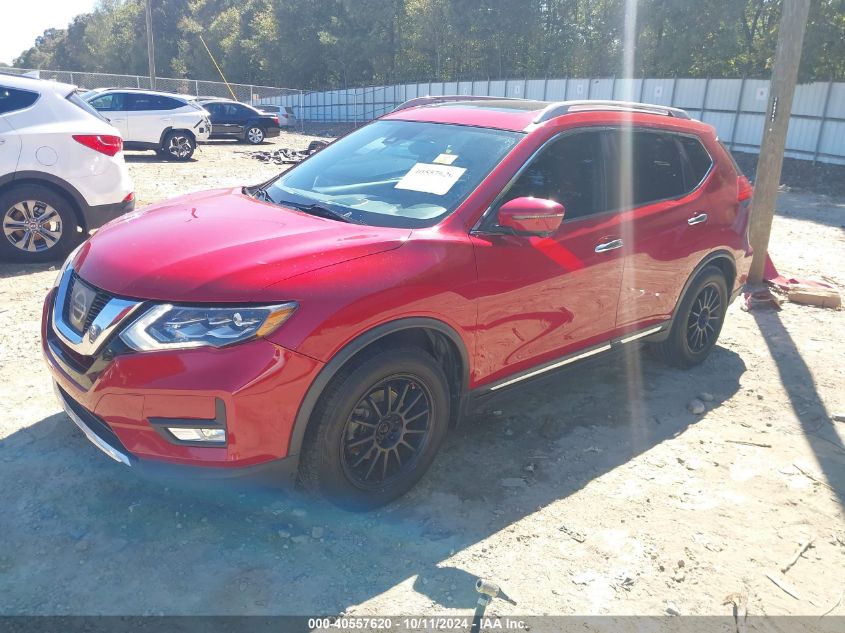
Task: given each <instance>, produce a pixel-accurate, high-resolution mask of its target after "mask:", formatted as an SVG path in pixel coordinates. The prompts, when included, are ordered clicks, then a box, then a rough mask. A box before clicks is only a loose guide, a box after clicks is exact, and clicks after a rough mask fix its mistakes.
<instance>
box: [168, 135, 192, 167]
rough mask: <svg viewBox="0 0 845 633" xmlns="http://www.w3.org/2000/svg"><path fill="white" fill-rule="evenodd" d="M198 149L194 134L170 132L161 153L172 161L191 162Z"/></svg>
mask: <svg viewBox="0 0 845 633" xmlns="http://www.w3.org/2000/svg"><path fill="white" fill-rule="evenodd" d="M196 148H197V142H196V140H195V139H194V136H193V134H191V133H189V132H181V131H173V132H168V133H167V135H166V136H165V137H164V142H163V143H162V144H161V151H162V152H163V153H164V155H165V156H166V157H167V158H169V159H170V160H178V161H185V160H190V159H191V157H192V156H193V155H194V150H196Z"/></svg>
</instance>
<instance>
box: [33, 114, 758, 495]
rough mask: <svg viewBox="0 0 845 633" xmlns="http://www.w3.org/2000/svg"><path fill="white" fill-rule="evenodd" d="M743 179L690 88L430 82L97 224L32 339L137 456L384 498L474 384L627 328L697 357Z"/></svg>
mask: <svg viewBox="0 0 845 633" xmlns="http://www.w3.org/2000/svg"><path fill="white" fill-rule="evenodd" d="M750 197H751V187H750V185H749V183H748V181H747V180H746V179H745V177H744V176H742V175H741V174H740V173H739V172H738V170H737V168H736V166H735V164H734V162H733V161H732V159H731V157H730V155H729V154H728V152H727V151H726V150H725V149H724V148H723V147H722V146H721V144H720V143H719V141H718V139H717V138H716V135H715V132H714V129H713V128H712V127H711V126H709V125H705V124H704V123H701V122H699V121H695V120H692V119H690V117H689V116H688V115H687V113H686V112H684V111H682V110H677V109H673V108H667V107H661V106H652V105H647V104H636V103H625V102H572V101H570V102H562V103H546V102H538V101H524V100H504V99H464V98H451V97H450V98H444V97H440V98H423V99H419V100H415V101H412V102H408V103H406V104H403V106H400V108H399V109H397V110H396V111H394V112H392V113H390V114H388V115H386V116H384V117H382V118H381V119H379V120H377V121H375V122H373V123H371V124H369V125H367V126H365V127H363V128H361V129H358V130H356V131H355V132H353V133H351V134H349V135H347V136H345V137H343V138H341V139H340V140H338V141H336V142H335V143H333V144H331V145H329V146H328V147H326V148H325V149H323V150H322V151H321V152H319V153H317V154H315V155H313V156H312V157H310V158H309V159H308V160H306V161H304V162H302V163H301V164H299V165H298V166H296V167H294V168H293V169H291V170H290V171H288V172H286V173H284V174H282V175H281V176H279V177H277V178H275V179H273V180H271V181H269V182H267V183H264V184H263V185H261V186H256V187H246V188H243V189H218V190H214V191H208V192H204V193H195V194H190V195H186V196H183V197H181V198H176V199H173V200H169V201H167V202H163V203H161V204H155V205H152V206H149V207H147V208H146V209H143V210H142V211H138V212H135V213H133V214H130V215H126V216H123V217H121V218H119V219H117V220H115V221H113V222H111V223H110V224H108V225H106V226H105V227H104V228H102V229H101V230H100V231H99V232H98V233H97V234H96V235H95V236H94V237H92V238H91V239H90V240H88V241H87V242H85V243H84V244H83V245H82V246H81V247H80V248H79V249H78V250H77V251H75V252H74V253H73V254H71V256H70V257H69V258H68V260H67V261H66V262H65V264H64V266H63V267H62V269H61V272H60V274H59V276H58V279H57V281H56V286H55V288H54V289H53V290H52V291H51V292H50V293H49V295H48V296H47V299H46V301H45V304H44V313H43V325H42V335H43V350H44V355H45V357H46V360H47V363H48V364H49V366H50V369H51V371H52V374H53V377H54V379H55V386H56V392H57V394H58V397H59V399H60V401H61V403H62V405H63V407H64V408H65V410H66V411H67V413H68V415H69V416H70V418H71V419H72V420H73V421H74V422H75V423H76V424H77V425H78V426H79V428H80V429H81V430H82V431H83V432H84V433H85V435H87V436H88V438H89V439H90V440H91V441H92V442H93V443H94V444H96V445H97V446H98V447H99V448H100V449H102V450H103V451H104V452H106V453H107V454H108V455H109V456H110V457H112V458H113V459H115V460H117V461H119V462H122V463H124V464H126V465H128V466H131V467H132V468H135V469H138V470H141V471H147V472H151V473H155V472H163V473H166V474H175V475H176V476H181V477H191V476H195V475H204V476H210V477H225V476H238V475H245V474H250V475H253V474H259V473H261V474H270V475H271V476H274V477H278V478H280V479H285V478H293V479H296V480H298V481H299V482H300V483H301V484H302V485H304V486H305V487H306V488H307V489H309V490H312V491H315V492H319V493H321V494H322V495H324V496H326V497H327V498H329V499H331V500H332V501H334V502H335V503H337V504H339V505H341V506H344V507H350V508H367V507H374V506H378V505H381V504H384V503H387V502H389V501H391V500H392V499H395V498H396V497H398V496H399V495H401V494H403V493H404V492H406V491H407V490H408V489H410V488H411V487H412V486H413V485H414V484H415V483H416V482H417V481H418V480H419V479H420V478H421V477H422V475H423V474H424V473H425V471H426V469H427V468H428V467H429V465H430V464H431V462H432V460H433V459H434V456H435V453H436V452H437V449H438V447H439V446H440V444H441V442H442V441H443V438H444V435H445V434H446V432H447V429H448V428H449V427H451V426H453V425H455V424H456V423H457V422H458V420H459V419H460V417H461V412H462V411H463V410H465V408H466V406H467V403H468V402H470V401H471V400H472V399H473V398H474V397H477V396H480V395H483V394H489V393H493V392H498V391H499V390H501V389H506V388H511V387H513V386H517V385H520V384H523V381H524V380H527V379H530V378H533V377H535V376H541V375H544V374H546V372H549V371H551V370H555V369H557V368H560V367H563V366H565V365H569V364H570V363H575V362H577V361H580V360H582V359H585V358H588V357H592V356H594V355H596V354H600V353H603V352H606V351H609V350H612V349H614V348H617V347H619V346H624V345H628V344H631V343H633V342H635V341H636V342H637V343H647V344H648V345H649V346H650V347H652V348H653V349H654V351H655V352H656V353H657V355H658V356H659V357H661V358H663V359H664V360H665V361H667V362H668V363H670V364H672V365H675V366H678V367H691V366H693V365H696V364H697V363H700V362H702V361H703V360H704V359H705V358H706V357H707V355H708V354H709V353H710V351H711V350H712V348H713V346H714V344H715V343H716V339H717V337H718V336H719V332H720V329H721V327H722V322H723V319H724V317H725V310H726V308H727V306H728V304H729V302H730V301H731V300H732V299H734V298H735V297H736V295H737V294H738V293H739V291H740V288H741V287H742V284H743V283H744V281H745V278H746V274H747V270H748V267H749V263H750V255H751V249H750V247H749V242H748V235H747V231H748V223H749V203H750Z"/></svg>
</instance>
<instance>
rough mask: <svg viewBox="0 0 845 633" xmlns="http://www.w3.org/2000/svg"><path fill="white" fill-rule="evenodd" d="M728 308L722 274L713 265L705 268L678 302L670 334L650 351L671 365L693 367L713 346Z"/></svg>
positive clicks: (726, 291) (725, 286)
mask: <svg viewBox="0 0 845 633" xmlns="http://www.w3.org/2000/svg"><path fill="white" fill-rule="evenodd" d="M727 308H728V285H727V282H726V281H725V276H724V275H723V274H722V271H721V270H719V269H718V268H716V267H715V266H707V267H705V268H704V269H703V270H702V271H701V272H700V273H699V274H698V277H696V279H695V281H693V283H692V285H690V287H689V289H688V290H687V292H686V294H684V296H683V298H682V299H681V302H680V303H679V304H678V309H677V310H676V312H675V318H674V320H673V322H672V329H671V330H670V331H669V336H668V337H667V338H666V340H664V341H661V342H659V343H653V344H652V345H651V346H650V349H651V351H652V353H653V354H654V356H655V357H657V358H658V359H659V360H662V361H663V362H665V363H667V364H668V365H672V366H674V367H680V368H683V369H688V368H690V367H695V366H696V365H698V364H699V363H701V362H703V361H704V359H706V358H707V357H708V356H709V355H710V352H711V351H712V350H713V347H714V346H715V345H716V341H717V340H718V338H719V333H720V332H721V331H722V325H723V324H724V322H725V312H726V310H727Z"/></svg>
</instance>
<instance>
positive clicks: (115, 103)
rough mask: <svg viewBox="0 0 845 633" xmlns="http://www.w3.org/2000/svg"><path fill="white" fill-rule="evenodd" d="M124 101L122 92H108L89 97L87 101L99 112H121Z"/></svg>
mask: <svg viewBox="0 0 845 633" xmlns="http://www.w3.org/2000/svg"><path fill="white" fill-rule="evenodd" d="M124 101H125V99H124V93H122V92H109V93H107V94H104V95H100V96H99V97H95V98H93V99H91V101H89V102H88V103H90V104H91V105H92V106H93V107H94V109H96V110H99V111H100V112H121V111H123V109H124V107H125V106H124Z"/></svg>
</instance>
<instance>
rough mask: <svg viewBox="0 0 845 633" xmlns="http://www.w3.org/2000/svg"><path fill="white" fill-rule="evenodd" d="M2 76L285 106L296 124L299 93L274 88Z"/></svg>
mask: <svg viewBox="0 0 845 633" xmlns="http://www.w3.org/2000/svg"><path fill="white" fill-rule="evenodd" d="M3 71H4V72H11V73H16V74H21V75H22V74H25V73H37V76H38V77H40V78H41V79H49V80H51V81H59V82H62V83H67V84H73V85H75V86H78V87H79V88H80V89H82V90H93V89H94V88H137V89H144V90H160V91H162V92H171V93H175V94H181V95H186V96H194V97H214V98H223V99H235V100H236V101H240V102H241V103H248V104H250V105H254V106H259V107H260V106H262V105H271V104H276V105H278V104H281V103H285V104H289V105H290V106H291V107H292V108H293V112H294V115H295V116H296V118H297V121H299V122H300V123H301V122H302V121H303V117H302V116H300V109H301V104H302V94H303V93H302V91H301V90H295V89H292V88H278V87H275V86H255V85H252V84H231V83H230V84H226V83H223V82H222V81H204V80H199V79H174V78H171V77H156V78H155V83H154V85H152V84H151V83H150V78H149V77H145V76H142V75H114V74H110V73H86V72H76V71H69V70H30V69H26V68H4V69H3Z"/></svg>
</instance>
